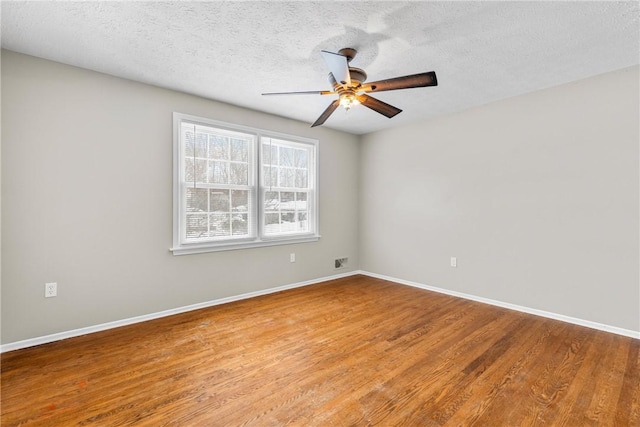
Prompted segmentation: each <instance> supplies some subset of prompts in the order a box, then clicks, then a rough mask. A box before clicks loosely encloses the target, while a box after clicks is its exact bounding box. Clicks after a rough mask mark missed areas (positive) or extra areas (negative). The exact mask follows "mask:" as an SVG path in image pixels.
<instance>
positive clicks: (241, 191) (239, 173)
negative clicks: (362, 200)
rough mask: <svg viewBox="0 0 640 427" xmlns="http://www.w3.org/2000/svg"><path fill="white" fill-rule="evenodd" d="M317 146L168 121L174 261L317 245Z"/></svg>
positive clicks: (234, 128)
mask: <svg viewBox="0 0 640 427" xmlns="http://www.w3.org/2000/svg"><path fill="white" fill-rule="evenodd" d="M316 163H317V141H315V140H310V139H307V138H301V137H294V136H290V135H282V134H277V133H274V132H268V131H264V130H260V129H253V128H248V127H244V126H238V125H232V124H228V123H221V122H217V121H213V120H209V119H204V118H199V117H193V116H187V115H184V114H179V113H174V220H173V222H174V231H173V248H172V249H171V250H172V251H173V253H174V255H182V254H189V253H199V252H209V251H218V250H229V249H240V248H247V247H256V246H268V245H274V244H285V243H298V242H306V241H316V240H318V237H319V236H318V234H317V227H318V215H317V211H318V209H317V176H316V171H317V164H316Z"/></svg>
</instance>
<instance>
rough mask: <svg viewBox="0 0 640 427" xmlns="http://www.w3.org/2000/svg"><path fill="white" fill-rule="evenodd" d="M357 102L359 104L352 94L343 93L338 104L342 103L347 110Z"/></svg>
mask: <svg viewBox="0 0 640 427" xmlns="http://www.w3.org/2000/svg"><path fill="white" fill-rule="evenodd" d="M358 104H360V102H359V101H358V99H357V98H356V97H355V95H353V94H345V95H342V96H341V97H340V105H342V106H343V107H344V109H345V110H347V111H349V109H350V108H351V107H353V106H354V105H358Z"/></svg>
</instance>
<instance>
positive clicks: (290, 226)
mask: <svg viewBox="0 0 640 427" xmlns="http://www.w3.org/2000/svg"><path fill="white" fill-rule="evenodd" d="M295 215H296V214H295V213H294V212H282V215H281V216H280V218H281V221H280V231H281V232H283V233H287V232H288V233H290V232H292V231H297V227H296V221H295Z"/></svg>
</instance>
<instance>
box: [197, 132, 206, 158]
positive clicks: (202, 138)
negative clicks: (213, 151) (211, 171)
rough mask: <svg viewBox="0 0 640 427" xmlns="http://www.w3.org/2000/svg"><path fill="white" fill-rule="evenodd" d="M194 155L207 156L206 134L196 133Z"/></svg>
mask: <svg viewBox="0 0 640 427" xmlns="http://www.w3.org/2000/svg"><path fill="white" fill-rule="evenodd" d="M196 157H207V135H205V134H203V133H196Z"/></svg>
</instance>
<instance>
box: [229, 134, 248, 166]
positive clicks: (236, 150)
mask: <svg viewBox="0 0 640 427" xmlns="http://www.w3.org/2000/svg"><path fill="white" fill-rule="evenodd" d="M248 159H249V142H248V141H246V140H244V139H235V138H231V160H236V161H239V162H246V161H248Z"/></svg>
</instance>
